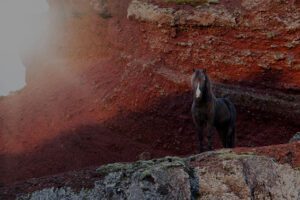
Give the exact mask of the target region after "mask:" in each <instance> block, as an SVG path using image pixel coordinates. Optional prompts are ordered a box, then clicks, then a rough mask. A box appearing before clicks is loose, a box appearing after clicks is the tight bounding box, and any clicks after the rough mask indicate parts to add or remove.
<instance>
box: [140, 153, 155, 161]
mask: <svg viewBox="0 0 300 200" xmlns="http://www.w3.org/2000/svg"><path fill="white" fill-rule="evenodd" d="M151 158H152V155H151V153H150V152H148V151H146V152H143V153H141V154H139V155H138V159H139V160H150V159H151Z"/></svg>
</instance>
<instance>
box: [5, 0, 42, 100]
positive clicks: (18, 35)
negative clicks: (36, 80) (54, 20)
mask: <svg viewBox="0 0 300 200" xmlns="http://www.w3.org/2000/svg"><path fill="white" fill-rule="evenodd" d="M47 11H48V3H47V0H26V1H24V0H1V1H0V95H1V96H3V95H8V94H9V93H10V92H12V91H16V90H19V89H21V88H23V87H24V86H25V85H26V81H25V73H26V70H25V66H24V65H23V63H22V59H21V54H22V53H24V52H28V51H31V50H32V49H33V48H34V46H35V45H36V44H37V43H38V41H39V39H40V38H41V36H42V34H43V30H44V25H45V24H44V23H43V18H44V17H45V14H46V13H47Z"/></svg>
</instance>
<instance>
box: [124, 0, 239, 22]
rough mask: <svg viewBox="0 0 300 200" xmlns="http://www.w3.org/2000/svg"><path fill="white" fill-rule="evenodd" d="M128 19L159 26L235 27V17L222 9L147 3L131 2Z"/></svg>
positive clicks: (137, 0)
mask: <svg viewBox="0 0 300 200" xmlns="http://www.w3.org/2000/svg"><path fill="white" fill-rule="evenodd" d="M127 17H128V18H134V19H138V20H141V21H149V22H155V23H158V24H160V25H170V26H175V25H194V26H212V25H215V26H235V25H236V19H235V16H234V15H233V14H231V13H229V12H228V11H227V10H226V9H225V8H224V7H211V6H201V7H197V8H196V9H194V10H193V13H192V14H191V13H190V11H188V10H177V11H176V10H175V9H173V8H160V7H159V6H157V5H153V4H151V3H147V1H141V0H133V1H132V2H131V4H130V5H129V7H128V14H127Z"/></svg>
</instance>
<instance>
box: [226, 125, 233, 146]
mask: <svg viewBox="0 0 300 200" xmlns="http://www.w3.org/2000/svg"><path fill="white" fill-rule="evenodd" d="M234 147H235V127H229V128H228V131H227V135H226V147H225V148H234Z"/></svg>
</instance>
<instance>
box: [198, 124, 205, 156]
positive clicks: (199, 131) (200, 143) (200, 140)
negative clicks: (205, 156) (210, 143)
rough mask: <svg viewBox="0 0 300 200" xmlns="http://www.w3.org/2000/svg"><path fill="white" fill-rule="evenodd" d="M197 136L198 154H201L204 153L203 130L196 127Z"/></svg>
mask: <svg viewBox="0 0 300 200" xmlns="http://www.w3.org/2000/svg"><path fill="white" fill-rule="evenodd" d="M197 136H198V141H199V144H198V145H199V146H198V150H199V153H202V152H203V151H204V148H203V128H200V127H197Z"/></svg>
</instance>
